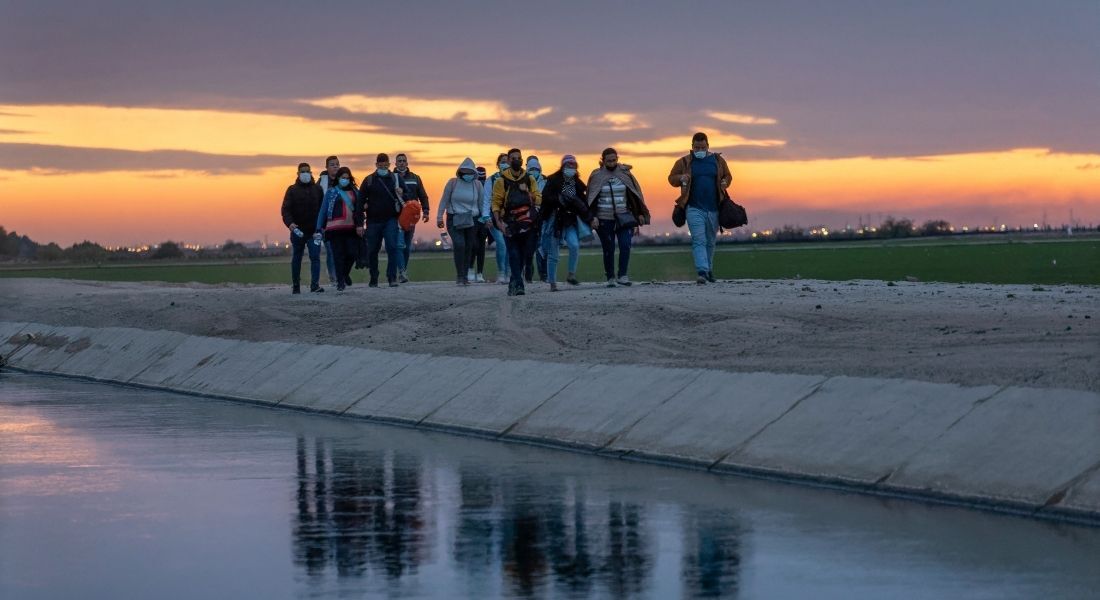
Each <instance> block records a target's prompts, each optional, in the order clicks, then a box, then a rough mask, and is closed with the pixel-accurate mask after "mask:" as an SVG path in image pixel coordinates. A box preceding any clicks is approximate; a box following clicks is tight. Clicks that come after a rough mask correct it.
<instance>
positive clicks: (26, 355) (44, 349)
mask: <svg viewBox="0 0 1100 600" xmlns="http://www.w3.org/2000/svg"><path fill="white" fill-rule="evenodd" d="M93 332H94V330H85V329H84V328H83V327H54V326H51V325H37V324H35V325H30V326H28V327H27V328H26V329H24V330H23V332H22V333H24V334H31V335H33V336H34V339H33V340H31V341H30V342H29V343H27V344H24V345H23V346H22V347H21V348H19V349H17V350H15V351H14V352H13V353H12V355H11V356H9V357H8V364H10V365H11V366H13V367H19V368H23V369H29V370H32V371H37V372H39V373H64V371H63V370H60V367H61V365H63V364H64V363H65V361H67V360H69V359H70V358H72V357H73V356H74V355H75V354H77V353H80V352H83V351H84V350H86V349H87V348H89V347H90V346H91V339H90V337H89V336H90V335H91V334H92V333H93Z"/></svg>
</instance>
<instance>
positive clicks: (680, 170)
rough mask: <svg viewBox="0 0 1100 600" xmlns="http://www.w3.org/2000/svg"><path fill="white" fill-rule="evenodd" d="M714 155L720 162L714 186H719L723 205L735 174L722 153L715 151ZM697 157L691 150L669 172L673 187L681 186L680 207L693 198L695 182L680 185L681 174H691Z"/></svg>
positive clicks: (720, 201)
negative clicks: (692, 188)
mask: <svg viewBox="0 0 1100 600" xmlns="http://www.w3.org/2000/svg"><path fill="white" fill-rule="evenodd" d="M713 154H714V157H715V158H716V159H717V161H716V162H717V163H718V180H717V181H715V182H714V187H716V188H718V204H719V205H721V203H722V199H723V197H724V195H725V194H726V188H728V187H729V186H730V183H732V182H733V174H732V173H730V166H729V164H728V163H727V162H726V159H724V158H722V155H721V154H719V153H717V152H714V153H713ZM694 158H695V157H694V156H692V154H691V153H690V152H689V153H688V155H687V156H682V157H680V158H679V159H678V160H677V161H676V162H675V163H673V165H672V171H671V172H669V174H668V183H669V185H671V186H672V187H678V188H680V197H679V198H677V199H676V206H679V207H680V208H685V207H687V203H688V200H690V199H691V186H692V185H694V182H692V183H689V184H688V185H686V186H685V185H680V176H681V175H685V174H686V175H691V161H692V159H694ZM722 181H725V182H726V185H725V186H723V185H722Z"/></svg>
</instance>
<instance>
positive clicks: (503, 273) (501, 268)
mask: <svg viewBox="0 0 1100 600" xmlns="http://www.w3.org/2000/svg"><path fill="white" fill-rule="evenodd" d="M485 226H486V227H488V228H489V233H490V234H492V236H493V247H494V248H495V249H496V251H497V277H507V276H508V273H509V272H510V271H511V269H510V268H509V265H508V244H507V242H505V241H504V234H503V233H501V231H500V230H499V229H497V228H496V226H495V225H493V223H492V222H489V223H486V224H485Z"/></svg>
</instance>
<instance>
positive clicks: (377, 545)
mask: <svg viewBox="0 0 1100 600" xmlns="http://www.w3.org/2000/svg"><path fill="white" fill-rule="evenodd" d="M296 464H297V498H296V501H297V502H296V505H297V513H296V515H295V523H294V527H293V537H294V557H295V564H296V565H297V567H298V568H300V569H301V570H302V571H303V572H304V573H305V575H307V576H308V577H311V578H322V577H327V576H335V577H336V578H338V579H355V578H367V577H371V576H372V574H373V576H377V577H383V578H385V579H386V580H387V581H389V582H391V583H395V584H396V583H401V582H402V579H403V578H405V577H406V576H412V575H415V574H416V573H417V571H418V569H419V568H420V567H421V566H422V565H424V564H427V563H429V562H431V561H433V560H434V559H435V558H434V557H433V556H432V555H431V549H432V548H433V547H434V546H435V542H436V540H435V535H436V534H435V530H436V528H435V527H434V526H430V525H431V524H432V520H433V518H434V517H433V512H432V507H433V506H434V505H436V504H439V503H441V501H442V499H440V498H437V497H426V494H433V495H434V493H435V492H434V491H433V490H434V488H432V486H431V485H426V483H425V480H427V479H430V478H431V474H430V473H429V472H428V471H429V469H428V468H427V467H425V465H423V464H422V459H421V457H420V455H419V454H416V453H411V452H400V451H392V450H387V451H377V450H368V449H364V448H361V447H356V446H348V445H344V444H341V443H339V442H336V443H332V442H328V441H326V440H325V439H322V438H313V439H309V438H306V437H302V436H299V437H298V439H297V461H296ZM453 475H454V476H456V477H457V482H455V484H456V485H455V488H456V489H455V492H456V493H457V498H456V500H457V502H454V503H453V505H450V506H449V508H447V509H446V510H449V511H453V513H454V514H453V515H450V516H448V517H446V519H447V521H448V523H450V524H451V530H450V531H449V537H450V543H449V544H447V547H448V551H449V553H450V555H449V556H447V557H443V558H444V560H447V561H450V562H452V563H453V566H454V567H455V569H454V571H455V572H456V573H457V575H456V576H457V577H458V578H459V581H458V582H457V585H459V586H460V589H459V590H456V595H461V596H464V597H486V596H491V595H495V594H496V593H497V592H498V591H499V592H500V593H503V594H505V595H509V596H520V597H532V596H538V595H542V594H545V593H548V592H553V593H554V594H555V595H560V596H566V597H589V596H610V597H631V596H638V595H642V594H645V593H646V592H647V591H649V590H651V589H652V588H653V584H654V582H653V581H652V578H653V576H654V575H653V571H654V567H655V564H656V562H657V554H658V548H657V546H656V544H655V541H654V538H655V537H656V536H655V533H654V531H653V530H654V529H655V528H656V527H657V526H656V525H655V524H653V523H651V521H650V518H649V515H648V514H647V507H646V506H643V505H642V504H639V503H635V502H628V501H623V500H620V499H615V498H601V499H600V500H599V501H593V500H590V499H588V498H587V497H586V489H585V485H584V484H581V483H579V482H577V481H575V480H573V479H572V478H569V477H547V476H545V475H543V476H538V477H536V476H529V475H525V474H523V473H514V472H508V473H498V472H493V471H491V470H486V469H485V467H484V465H477V466H474V465H462V466H459V467H457V469H456V470H455V472H454V473H453ZM443 504H445V505H446V504H448V503H446V502H443ZM678 523H679V528H680V529H681V531H680V532H679V534H680V537H681V539H682V541H681V543H682V548H683V551H682V556H681V557H680V563H681V564H680V565H679V573H677V574H678V575H679V576H680V577H681V579H682V584H683V586H684V589H683V593H684V594H685V595H687V596H716V597H717V596H720V597H730V596H733V595H735V594H736V591H737V582H738V578H739V577H738V576H739V572H738V571H739V568H740V564H741V560H740V547H741V544H740V532H741V529H740V528H739V526H738V524H737V523H736V522H735V521H733V520H732V517H731V516H730V515H729V514H728V513H721V512H714V513H709V514H696V513H692V514H690V515H686V516H685V517H684V518H683V519H680V520H679V521H678ZM663 526H665V527H667V526H668V523H664V524H663Z"/></svg>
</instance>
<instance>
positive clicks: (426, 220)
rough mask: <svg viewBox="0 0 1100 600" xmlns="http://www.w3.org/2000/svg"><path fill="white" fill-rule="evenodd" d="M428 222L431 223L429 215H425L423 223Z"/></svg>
mask: <svg viewBox="0 0 1100 600" xmlns="http://www.w3.org/2000/svg"><path fill="white" fill-rule="evenodd" d="M428 221H429V218H428V213H424V221H423V222H424V223H427V222H428Z"/></svg>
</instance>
